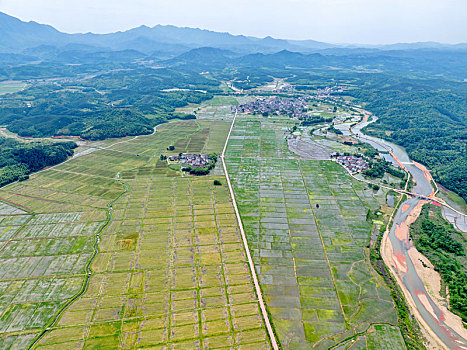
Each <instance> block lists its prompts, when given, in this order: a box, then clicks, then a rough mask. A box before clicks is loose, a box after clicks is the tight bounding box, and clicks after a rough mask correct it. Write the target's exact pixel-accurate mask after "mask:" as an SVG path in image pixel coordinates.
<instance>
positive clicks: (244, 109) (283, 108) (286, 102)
mask: <svg viewBox="0 0 467 350" xmlns="http://www.w3.org/2000/svg"><path fill="white" fill-rule="evenodd" d="M307 98H309V97H299V98H280V97H277V96H273V97H270V98H267V99H263V98H257V99H256V100H255V101H252V102H248V103H245V104H242V105H239V106H232V112H235V111H237V112H238V113H261V114H273V113H275V114H278V115H279V114H282V115H289V116H290V117H300V116H302V115H305V114H306V112H307V110H308V106H307V102H306V100H307Z"/></svg>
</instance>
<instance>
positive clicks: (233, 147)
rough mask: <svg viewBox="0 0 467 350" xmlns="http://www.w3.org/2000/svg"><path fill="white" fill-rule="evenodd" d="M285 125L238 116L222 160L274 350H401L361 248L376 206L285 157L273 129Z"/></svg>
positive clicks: (350, 186)
mask: <svg viewBox="0 0 467 350" xmlns="http://www.w3.org/2000/svg"><path fill="white" fill-rule="evenodd" d="M288 123H290V121H289V120H288V119H281V118H275V119H272V118H262V117H257V118H256V117H251V116H240V117H239V118H238V119H237V122H236V125H235V128H234V130H233V133H232V136H231V138H230V141H229V147H228V152H227V154H226V160H227V164H228V170H229V174H230V175H231V178H232V181H233V185H234V189H235V192H236V197H237V202H238V206H239V210H240V213H241V215H242V221H243V224H244V226H245V230H246V234H247V238H248V241H249V246H250V250H251V253H252V255H253V259H254V262H255V266H256V269H257V273H258V275H259V279H260V283H261V288H262V291H263V294H264V298H265V300H266V304H267V307H268V311H269V312H270V314H271V316H272V320H271V321H272V323H273V325H274V327H275V330H276V333H277V335H278V338H279V340H280V342H281V344H282V346H283V347H284V348H303V349H305V348H309V347H310V345H312V344H313V345H314V346H316V347H317V348H328V347H330V346H334V345H335V344H339V343H340V342H342V341H344V342H343V345H342V346H343V347H342V348H344V347H345V346H347V345H349V344H351V343H349V344H347V342H348V339H352V341H356V344H355V348H359V347H358V344H359V343H360V344H361V342H363V344H365V343H368V344H370V343H371V344H374V346H373V348H381V347H379V346H378V345H377V344H380V345H383V344H385V345H384V346H383V347H384V348H386V349H400V348H404V347H405V346H404V344H403V340H402V337H401V334H400V331H399V330H398V328H397V327H395V326H394V325H397V315H396V312H395V310H394V306H393V302H392V298H391V296H390V293H389V291H388V290H387V289H386V287H385V286H384V283H383V282H382V281H381V280H380V279H379V277H378V276H377V275H376V274H375V273H374V272H373V270H372V269H371V268H370V267H369V263H368V257H367V254H368V253H367V250H366V249H365V247H366V245H367V244H368V242H369V233H370V230H371V224H369V223H367V222H366V218H365V215H366V212H367V210H368V209H372V210H374V209H375V208H378V207H379V204H378V203H377V201H376V200H375V198H374V196H373V193H372V191H371V190H368V189H367V187H365V186H364V185H363V184H361V183H359V182H357V181H355V180H353V179H351V178H350V177H349V176H348V175H347V173H346V172H345V170H343V169H342V168H341V167H340V166H339V165H338V164H336V163H334V162H327V161H312V160H299V159H297V157H296V156H295V155H293V154H291V153H289V152H288V150H287V145H286V141H285V136H284V132H283V131H282V130H283V128H284V127H285V126H287V124H288ZM383 324H384V325H383ZM357 335H359V336H357ZM368 346H369V345H368ZM360 348H361V347H360Z"/></svg>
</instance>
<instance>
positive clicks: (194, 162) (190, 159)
mask: <svg viewBox="0 0 467 350" xmlns="http://www.w3.org/2000/svg"><path fill="white" fill-rule="evenodd" d="M168 160H169V162H177V163H180V164H183V165H187V166H193V167H200V168H204V167H206V166H207V165H209V163H210V161H211V160H210V158H209V154H197V153H180V154H179V155H178V156H170V157H169V158H168Z"/></svg>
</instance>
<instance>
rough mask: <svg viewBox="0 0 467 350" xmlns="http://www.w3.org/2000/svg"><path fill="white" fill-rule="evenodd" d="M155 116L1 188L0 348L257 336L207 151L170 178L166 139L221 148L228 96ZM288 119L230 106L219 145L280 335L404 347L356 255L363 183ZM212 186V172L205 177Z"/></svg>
mask: <svg viewBox="0 0 467 350" xmlns="http://www.w3.org/2000/svg"><path fill="white" fill-rule="evenodd" d="M248 98H251V97H237V96H235V97H230V96H221V97H217V98H216V99H213V100H211V101H207V102H204V103H203V104H202V105H200V106H190V107H187V109H186V111H185V112H186V113H191V112H193V111H195V110H196V111H197V116H198V119H197V120H188V121H177V122H171V123H168V124H164V125H161V126H158V128H157V132H156V133H155V134H154V135H148V136H141V137H138V138H134V139H133V138H128V139H124V140H123V141H118V142H117V143H116V144H115V145H113V146H110V147H109V142H110V141H109V142H107V143H105V148H103V145H104V144H103V145H102V146H99V145H95V146H93V147H94V148H99V147H102V148H101V149H97V150H96V151H94V152H90V153H88V154H85V155H83V156H81V157H78V158H75V159H73V160H71V161H68V162H66V163H64V164H62V165H60V166H57V167H54V168H53V169H50V170H47V171H44V172H41V173H39V174H36V175H33V176H32V177H31V179H29V180H27V181H24V182H20V183H15V184H12V185H10V186H7V187H4V188H1V189H0V348H1V349H28V348H34V349H43V350H45V349H60V350H61V349H116V348H119V349H145V348H148V349H149V348H151V349H232V348H233V349H255V350H256V349H258V350H260V349H269V348H270V347H271V345H270V341H269V339H268V337H267V334H266V331H265V327H264V320H263V319H262V316H261V313H260V311H259V307H258V298H257V295H256V294H255V292H254V288H253V284H252V281H251V275H250V271H249V268H248V266H247V262H246V257H245V251H244V247H243V245H242V243H241V238H240V235H239V228H238V223H237V221H236V217H235V213H234V210H233V206H232V199H231V197H230V194H229V192H228V188H227V186H225V182H226V181H225V177H224V176H225V175H224V173H223V171H222V167H221V165H220V164H218V165H217V166H216V168H215V169H214V171H213V172H212V174H211V175H210V176H202V177H193V176H181V174H180V172H179V171H177V169H176V168H174V167H169V166H167V163H166V162H165V161H161V160H160V157H159V156H160V155H161V154H166V155H167V154H170V152H167V150H166V149H167V147H168V146H169V145H173V146H174V147H175V150H174V151H173V152H172V153H174V154H178V153H179V152H192V153H218V154H220V153H221V152H222V149H223V146H224V142H225V138H226V136H227V134H228V131H229V128H230V123H231V121H232V117H233V116H232V114H231V112H230V105H231V104H235V103H236V102H238V103H243V102H244V101H243V100H242V99H248ZM293 124H294V121H292V120H290V119H285V118H280V117H276V118H263V117H251V116H239V117H238V118H237V120H236V123H235V127H234V130H233V133H232V135H231V137H230V139H229V144H228V148H227V152H226V155H225V159H226V163H227V166H228V170H229V174H230V177H231V180H232V183H233V186H234V190H235V195H236V197H237V201H238V207H239V209H240V214H241V218H242V222H243V225H244V227H245V231H246V234H247V238H248V242H249V248H250V252H251V254H252V256H253V259H254V263H255V267H256V271H257V274H258V277H259V279H260V285H261V289H262V292H263V297H264V299H265V302H266V307H267V310H268V312H269V315H270V320H271V323H272V325H273V327H274V330H275V333H276V336H277V339H278V341H279V342H280V345H281V347H282V348H284V349H310V348H312V347H313V348H316V349H321V348H323V349H324V348H334V349H383V348H384V349H404V348H405V345H404V343H403V340H402V337H401V334H400V331H399V329H398V327H397V326H396V325H397V316H396V313H395V310H394V305H393V302H392V299H391V296H390V295H389V292H388V290H387V289H386V288H385V286H384V283H383V281H381V280H380V279H379V276H378V275H377V274H375V273H374V272H373V270H372V269H371V268H370V266H369V263H368V257H367V254H368V252H367V249H366V246H367V244H368V241H369V235H370V231H371V230H372V227H371V225H370V224H369V223H367V221H366V212H367V210H368V209H372V210H374V209H376V208H378V207H379V204H378V202H377V198H375V197H374V193H373V192H372V190H370V189H368V187H367V186H366V185H364V184H361V183H359V182H358V181H356V180H353V179H352V178H350V177H349V176H348V175H347V173H346V172H345V171H344V170H343V169H342V168H341V167H340V166H338V165H337V164H336V163H333V162H328V161H312V160H302V159H300V158H299V157H298V156H297V155H295V154H292V153H290V151H289V150H288V147H287V143H286V140H285V132H284V130H286V129H287V128H288V127H290V126H292V125H293ZM214 179H217V180H219V181H220V182H221V183H222V184H223V185H222V186H214V185H213V180H214Z"/></svg>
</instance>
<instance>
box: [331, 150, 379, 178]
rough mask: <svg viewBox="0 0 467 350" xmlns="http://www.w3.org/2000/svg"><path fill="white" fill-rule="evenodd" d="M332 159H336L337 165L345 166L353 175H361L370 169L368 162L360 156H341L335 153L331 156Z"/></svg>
mask: <svg viewBox="0 0 467 350" xmlns="http://www.w3.org/2000/svg"><path fill="white" fill-rule="evenodd" d="M331 157H332V158H334V159H335V160H336V162H337V163H339V164H341V165H342V166H344V167H345V168H346V169H347V170H349V171H350V172H351V173H360V172H362V171H364V170H368V169H370V166H369V165H368V162H367V161H366V160H365V159H363V158H362V157H359V156H353V155H350V156H348V155H341V154H340V153H337V152H335V153H333V154H332V155H331Z"/></svg>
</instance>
